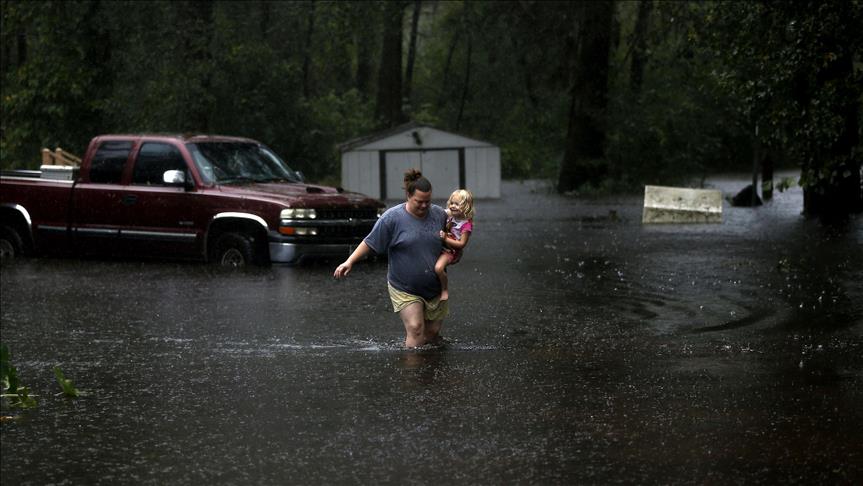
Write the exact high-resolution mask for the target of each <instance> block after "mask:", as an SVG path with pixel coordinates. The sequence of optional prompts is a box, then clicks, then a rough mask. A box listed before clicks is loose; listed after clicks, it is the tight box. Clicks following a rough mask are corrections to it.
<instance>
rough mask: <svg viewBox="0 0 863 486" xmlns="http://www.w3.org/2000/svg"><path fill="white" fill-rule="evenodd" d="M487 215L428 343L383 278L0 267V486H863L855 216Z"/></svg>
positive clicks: (512, 207)
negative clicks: (649, 221)
mask: <svg viewBox="0 0 863 486" xmlns="http://www.w3.org/2000/svg"><path fill="white" fill-rule="evenodd" d="M747 180H748V176H746V175H741V176H739V177H737V176H728V177H716V178H712V179H710V180H709V181H708V182H709V183H710V184H711V185H713V186H714V187H717V188H720V189H723V190H724V191H726V192H728V193H732V194H733V193H735V192H736V191H737V190H739V189H740V188H742V187H743V186H744V185H745V184H747ZM503 194H504V197H503V198H502V199H500V200H496V201H480V202H479V203H478V205H477V211H478V216H477V218H476V233H475V234H474V236H473V237H472V238H471V244H470V246H469V247H468V249H467V252H466V254H465V257H464V259H463V260H462V262H461V263H459V264H458V265H456V266H454V267H452V268H451V271H450V284H451V289H452V303H451V315H450V317H449V319H447V321H446V322H445V326H444V335H445V337H446V344H445V345H444V346H443V347H440V348H435V349H426V350H419V351H416V350H413V351H408V350H403V349H401V347H400V345H401V341H402V339H403V335H404V334H403V332H404V331H403V328H402V326H401V323H400V321H399V320H398V318H397V316H396V315H394V314H392V312H391V311H390V309H389V308H388V305H389V304H388V298H387V292H386V286H385V272H386V265H385V263H384V262H367V263H363V264H360V265H357V266H356V267H355V268H354V271H353V272H352V274H351V275H350V277H349V278H348V279H346V280H341V281H334V280H333V279H332V271H333V268H334V267H335V265H336V263H338V262H325V263H318V264H312V265H306V266H301V267H293V268H291V267H273V268H267V269H252V270H247V271H239V272H236V271H225V270H221V269H218V268H213V267H210V266H207V265H202V264H195V263H188V264H186V263H165V262H128V261H119V262H118V261H94V260H88V261H81V260H75V259H48V258H45V259H32V260H22V261H18V262H14V263H12V264H10V265H6V266H4V267H3V269H2V273H0V276H2V313H0V318H2V320H0V331H2V341H3V342H4V343H6V344H7V345H8V346H9V348H10V350H11V352H12V361H13V364H14V365H15V366H16V367H17V368H18V372H19V377H20V379H21V381H22V382H23V383H24V384H25V385H28V386H30V388H31V389H32V390H33V393H36V394H38V395H39V397H38V399H39V405H38V406H37V407H36V408H34V409H30V410H26V411H13V412H11V414H12V415H14V416H15V418H14V419H11V420H9V419H7V420H4V421H3V422H2V424H0V431H2V435H0V453H2V455H0V457H2V467H0V479H2V483H3V484H9V485H12V484H39V485H41V484H106V485H107V484H111V485H114V484H158V485H161V484H213V485H216V484H321V483H325V484H378V483H385V484H539V485H545V484H607V483H636V484H644V483H651V484H743V483H745V484H759V483H761V484H776V483H779V484H789V483H791V484H800V483H803V484H853V483H856V484H860V483H861V482H863V446H861V445H863V406H861V403H863V335H861V334H863V325H861V324H863V251H861V249H863V218H861V217H857V218H855V219H852V220H851V221H850V222H848V223H846V224H844V225H841V226H824V225H822V224H821V223H819V222H817V221H811V220H806V219H804V218H803V217H801V216H800V209H801V207H802V196H801V192H800V190H799V189H792V190H789V191H786V192H784V193H777V194H776V197H775V199H774V201H772V202H771V203H769V204H768V205H766V206H763V207H760V208H756V209H748V208H732V207H729V206H728V205H726V207H725V208H724V222H723V223H722V224H716V225H673V226H642V225H641V223H640V216H641V198H639V197H621V198H604V199H589V200H586V199H575V198H566V197H559V196H556V195H553V194H551V193H550V191H549V190H548V188H547V187H546V186H545V185H543V184H542V183H539V182H526V183H518V182H511V183H504V186H503ZM54 365H59V366H60V367H61V368H62V370H63V372H64V373H65V375H66V377H67V378H70V379H72V380H73V381H74V382H75V384H76V386H77V387H78V388H79V389H80V390H81V391H82V392H85V393H86V395H85V396H82V397H80V398H77V399H67V398H64V397H62V396H57V393H58V392H59V391H60V388H59V386H57V384H56V383H55V382H54V376H53V373H52V371H51V370H52V367H53V366H54Z"/></svg>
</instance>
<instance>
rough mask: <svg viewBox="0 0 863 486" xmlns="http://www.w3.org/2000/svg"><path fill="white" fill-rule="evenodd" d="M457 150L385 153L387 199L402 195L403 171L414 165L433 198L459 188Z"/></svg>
mask: <svg viewBox="0 0 863 486" xmlns="http://www.w3.org/2000/svg"><path fill="white" fill-rule="evenodd" d="M458 161H459V159H458V150H424V151H422V152H387V153H386V174H387V195H386V197H387V199H400V198H401V197H402V196H403V194H404V175H405V171H407V170H408V169H410V168H412V167H416V168H417V169H419V170H420V171H422V173H423V175H424V176H425V177H426V179H428V180H429V182H431V184H432V190H433V191H434V193H433V195H434V198H435V199H446V198H447V197H449V195H450V193H451V192H452V191H454V190H456V189H458V188H459V168H458Z"/></svg>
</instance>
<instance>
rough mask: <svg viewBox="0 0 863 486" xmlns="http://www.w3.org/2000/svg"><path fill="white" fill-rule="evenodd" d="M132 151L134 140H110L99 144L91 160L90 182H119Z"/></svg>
mask: <svg viewBox="0 0 863 486" xmlns="http://www.w3.org/2000/svg"><path fill="white" fill-rule="evenodd" d="M131 151H132V142H121V141H108V142H103V143H102V144H101V145H99V149H98V150H97V151H96V155H94V156H93V160H92V161H91V162H90V182H98V183H102V184H119V183H120V181H121V180H122V178H123V167H124V166H125V165H126V160H127V159H128V158H129V152H131Z"/></svg>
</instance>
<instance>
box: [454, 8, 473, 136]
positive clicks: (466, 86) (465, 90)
mask: <svg viewBox="0 0 863 486" xmlns="http://www.w3.org/2000/svg"><path fill="white" fill-rule="evenodd" d="M465 12H467V8H465ZM465 15H467V13H465ZM465 20H466V22H465V23H466V26H467V57H466V59H465V63H464V80H463V82H462V85H461V100H460V101H459V105H458V117H456V120H455V129H456V131H459V130H460V129H461V121H462V119H463V118H464V106H465V104H466V103H467V99H468V98H469V97H470V67H471V61H472V59H471V57H472V54H473V39H472V37H473V36H471V35H470V25H469V24H467V19H465Z"/></svg>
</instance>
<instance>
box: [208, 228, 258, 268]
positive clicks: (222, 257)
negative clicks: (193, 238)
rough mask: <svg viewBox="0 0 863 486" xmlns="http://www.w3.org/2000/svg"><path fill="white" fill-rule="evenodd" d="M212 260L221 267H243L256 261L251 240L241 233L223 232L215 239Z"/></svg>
mask: <svg viewBox="0 0 863 486" xmlns="http://www.w3.org/2000/svg"><path fill="white" fill-rule="evenodd" d="M213 262H215V263H216V264H218V265H221V266H223V267H234V268H236V267H245V266H247V265H251V264H253V263H255V262H256V260H255V250H254V247H253V246H252V240H251V239H250V238H249V237H248V236H246V235H244V234H242V233H225V234H223V235H221V236H219V237H218V239H217V240H216V246H215V251H214V253H213Z"/></svg>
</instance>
